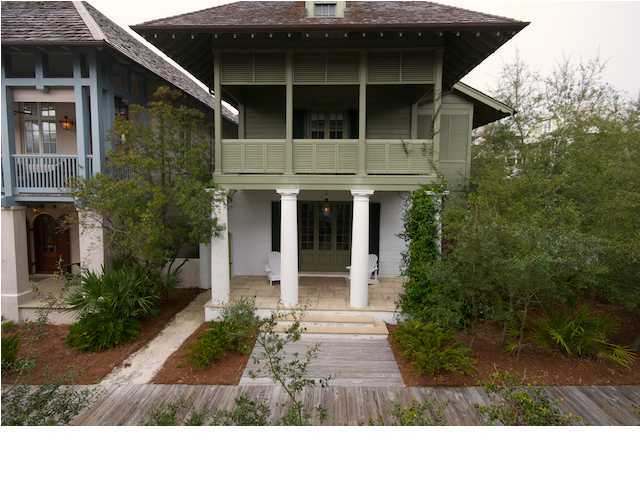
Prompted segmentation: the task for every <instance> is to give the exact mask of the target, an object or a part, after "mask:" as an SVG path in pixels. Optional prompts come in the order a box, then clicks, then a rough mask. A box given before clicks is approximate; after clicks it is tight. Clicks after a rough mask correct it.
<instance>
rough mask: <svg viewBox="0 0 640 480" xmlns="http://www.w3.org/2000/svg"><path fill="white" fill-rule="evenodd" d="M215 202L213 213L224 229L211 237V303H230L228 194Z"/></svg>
mask: <svg viewBox="0 0 640 480" xmlns="http://www.w3.org/2000/svg"><path fill="white" fill-rule="evenodd" d="M221 197H222V198H218V199H217V200H216V201H215V203H214V204H213V215H214V217H215V218H217V219H218V225H220V226H221V227H222V231H221V232H220V233H219V234H218V235H217V236H213V237H211V303H213V304H214V305H224V304H225V303H229V295H230V293H231V274H230V271H229V214H228V208H227V196H226V195H223V196H221Z"/></svg>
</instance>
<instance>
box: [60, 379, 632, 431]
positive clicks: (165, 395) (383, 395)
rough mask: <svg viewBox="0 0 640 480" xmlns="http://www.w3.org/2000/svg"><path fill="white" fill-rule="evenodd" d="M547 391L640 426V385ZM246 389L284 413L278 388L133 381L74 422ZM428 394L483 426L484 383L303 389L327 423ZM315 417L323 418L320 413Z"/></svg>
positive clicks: (585, 415) (568, 406)
mask: <svg viewBox="0 0 640 480" xmlns="http://www.w3.org/2000/svg"><path fill="white" fill-rule="evenodd" d="M545 390H546V391H547V392H548V393H549V394H550V395H551V396H552V397H554V398H556V399H558V400H560V402H561V408H562V409H563V410H565V411H567V412H571V413H573V414H575V415H579V416H580V417H582V419H583V421H584V424H586V425H640V417H638V416H637V415H638V414H637V413H635V412H634V409H633V406H634V405H640V386H616V387H606V386H598V387H546V388H545ZM241 393H245V394H247V395H248V396H250V397H252V398H258V397H261V398H264V399H266V400H267V401H268V402H269V404H270V406H271V411H272V416H273V418H279V416H280V415H281V413H282V403H283V402H284V401H285V396H284V393H283V392H282V390H281V389H280V388H279V387H273V386H267V385H247V386H222V385H220V386H218V385H193V386H192V385H133V384H131V385H121V386H113V387H107V388H104V390H103V391H102V394H101V395H100V397H99V398H98V399H96V401H95V402H94V403H93V404H92V405H91V406H90V407H89V408H88V409H87V410H86V411H85V412H83V413H81V414H80V415H78V416H77V417H76V418H75V419H74V421H73V422H72V424H74V425H141V424H144V421H145V418H146V417H147V414H148V412H149V411H150V410H151V409H153V408H155V407H158V406H160V405H162V404H169V403H172V402H177V401H184V402H186V403H187V404H188V405H190V406H191V407H190V408H193V409H201V408H206V409H230V408H231V407H232V406H233V402H234V399H235V398H236V397H237V396H238V395H240V394H241ZM427 397H431V398H437V399H439V400H446V401H447V402H448V405H447V407H446V410H445V414H446V419H447V424H449V425H479V424H480V420H479V418H478V415H477V413H476V411H475V408H474V405H475V404H486V403H487V402H488V397H487V394H486V393H485V391H484V389H483V388H481V387H463V388H446V387H436V388H402V387H339V386H333V387H329V388H326V389H321V388H319V387H318V388H310V389H307V390H306V391H305V392H304V402H305V404H306V405H307V406H308V407H317V406H319V405H320V406H322V407H324V408H326V409H327V412H328V418H327V420H326V421H325V424H327V425H362V424H364V425H366V424H367V423H368V421H369V419H376V420H377V419H383V420H384V421H385V423H390V420H391V409H392V408H393V404H394V402H396V401H402V402H407V401H410V400H411V399H416V400H421V399H423V398H427ZM313 421H314V423H318V422H319V419H318V418H317V416H316V417H315V418H314V419H313Z"/></svg>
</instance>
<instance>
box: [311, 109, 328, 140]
mask: <svg viewBox="0 0 640 480" xmlns="http://www.w3.org/2000/svg"><path fill="white" fill-rule="evenodd" d="M324 121H325V118H324V113H312V114H311V138H324Z"/></svg>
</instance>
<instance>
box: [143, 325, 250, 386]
mask: <svg viewBox="0 0 640 480" xmlns="http://www.w3.org/2000/svg"><path fill="white" fill-rule="evenodd" d="M209 327H210V325H209V324H207V323H205V324H203V325H201V326H200V327H198V329H197V330H196V331H195V332H193V333H192V334H191V336H190V337H189V338H187V340H185V342H184V343H183V344H182V345H181V346H180V348H179V349H178V350H176V351H175V352H173V354H172V355H171V356H170V357H169V358H168V359H167V361H166V362H165V363H164V365H163V366H162V369H161V370H160V371H159V372H158V373H157V374H156V376H155V377H154V378H153V380H152V381H151V382H152V383H158V384H183V385H237V384H238V382H240V377H242V372H243V371H244V369H245V367H246V365H247V362H248V361H249V357H250V356H251V353H249V354H248V355H243V354H241V353H237V352H225V353H224V355H223V356H222V358H220V359H219V360H217V361H216V362H215V363H214V364H213V365H211V366H210V367H207V368H204V369H200V368H195V367H193V366H192V365H190V364H189V362H188V361H187V355H188V352H189V349H190V348H191V346H192V345H193V344H194V343H195V342H196V341H197V340H198V338H199V337H200V336H201V335H202V334H203V333H204V332H205V330H207V329H208V328H209ZM252 349H253V344H252Z"/></svg>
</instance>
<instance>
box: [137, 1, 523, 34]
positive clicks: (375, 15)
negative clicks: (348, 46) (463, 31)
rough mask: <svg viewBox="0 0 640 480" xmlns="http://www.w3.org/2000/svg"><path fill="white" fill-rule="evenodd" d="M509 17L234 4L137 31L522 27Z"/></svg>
mask: <svg viewBox="0 0 640 480" xmlns="http://www.w3.org/2000/svg"><path fill="white" fill-rule="evenodd" d="M522 23H524V22H519V21H517V20H513V19H511V18H507V17H500V16H497V15H489V14H486V13H481V12H475V11H471V10H466V9H464V8H458V7H451V6H449V5H441V4H439V3H433V2H347V3H346V8H345V12H344V17H338V18H318V17H307V15H306V11H305V2H234V3H229V4H226V5H220V6H217V7H212V8H207V9H204V10H199V11H196V12H191V13H185V14H183V15H176V16H173V17H168V18H161V19H158V20H152V21H149V22H145V23H141V24H140V25H137V27H182V28H185V27H201V28H202V27H217V28H221V29H222V28H225V27H229V28H233V29H238V30H240V29H243V28H249V27H252V28H260V27H263V28H269V27H282V26H285V27H300V28H305V27H309V28H313V27H321V28H331V27H338V28H340V27H351V28H366V27H374V26H378V27H380V26H389V27H393V26H416V27H417V26H422V27H428V26H443V25H460V26H464V25H467V26H472V25H473V26H476V25H509V24H515V25H518V24H522Z"/></svg>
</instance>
